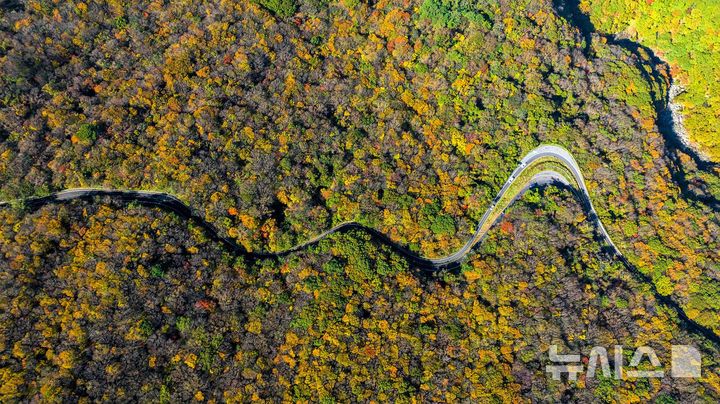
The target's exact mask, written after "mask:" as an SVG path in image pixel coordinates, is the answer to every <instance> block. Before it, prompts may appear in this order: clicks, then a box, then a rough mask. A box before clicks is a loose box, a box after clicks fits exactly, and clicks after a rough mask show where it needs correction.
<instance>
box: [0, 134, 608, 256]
mask: <svg viewBox="0 0 720 404" xmlns="http://www.w3.org/2000/svg"><path fill="white" fill-rule="evenodd" d="M541 159H551V161H554V162H556V163H559V164H561V165H562V166H563V167H565V168H566V169H567V170H568V171H569V172H570V173H572V177H573V178H566V175H565V174H564V173H561V172H559V171H556V170H544V171H541V172H538V173H536V174H535V175H533V176H532V177H530V179H529V180H528V181H527V182H526V183H525V184H523V187H521V188H520V189H518V190H517V192H516V193H515V194H514V195H512V197H511V198H510V199H509V200H508V202H506V203H504V204H503V206H497V204H498V203H499V202H500V201H502V200H503V199H504V198H505V196H506V194H507V193H508V191H509V190H510V189H511V187H512V186H513V185H514V184H515V183H516V181H518V179H519V178H520V176H521V175H522V174H523V172H524V171H526V170H528V169H529V168H531V167H532V166H533V163H536V162H538V160H541ZM552 183H557V184H561V185H563V186H567V187H570V188H572V189H573V190H574V191H575V194H576V195H577V196H578V197H579V198H580V199H581V201H582V202H583V203H584V204H585V205H586V209H587V211H588V213H589V215H588V217H589V218H590V219H591V220H592V221H593V222H594V224H595V225H596V226H597V228H598V230H599V231H600V233H601V235H602V236H603V238H604V239H605V240H606V241H607V242H608V244H609V245H610V246H611V247H612V249H613V250H614V251H615V253H616V254H617V255H619V256H622V255H621V254H620V252H619V251H618V249H617V248H616V247H615V244H614V243H613V241H612V239H611V238H610V235H609V234H608V232H607V231H606V230H605V226H603V224H602V222H601V221H600V219H599V217H598V215H597V212H596V211H595V208H594V207H593V205H592V201H591V199H590V194H589V192H588V190H587V186H586V185H585V180H584V178H583V175H582V172H581V170H580V167H579V166H578V164H577V162H576V161H575V159H574V158H573V156H572V154H570V152H568V151H567V150H566V149H565V148H563V147H561V146H558V145H550V144H548V145H541V146H539V147H537V148H535V149H533V150H532V151H530V152H529V153H528V154H527V155H525V157H523V158H522V160H521V161H520V163H519V164H518V166H517V167H516V168H515V170H514V171H513V172H512V174H511V175H510V177H509V178H508V180H507V181H506V182H505V184H504V185H503V186H502V188H501V189H500V191H499V192H498V193H497V196H496V197H495V199H493V201H492V203H491V205H490V206H489V207H488V209H487V210H486V211H485V213H484V214H483V216H482V218H481V219H480V221H479V222H478V224H477V227H476V228H475V232H474V233H473V235H472V237H471V238H470V239H469V240H468V241H467V242H466V243H465V244H464V245H463V246H462V247H461V248H460V249H458V250H457V251H455V252H454V253H452V254H449V255H447V256H444V257H437V258H430V257H423V256H420V255H418V254H417V253H416V252H414V251H411V250H409V249H408V248H407V247H405V246H403V245H401V244H399V243H397V242H396V241H394V240H392V239H390V237H389V236H387V235H385V234H384V233H382V232H380V231H378V230H376V229H374V228H371V227H367V226H365V225H362V224H360V223H357V222H342V223H340V224H337V225H335V226H333V227H332V228H330V229H328V230H326V231H324V232H322V233H320V234H318V235H316V236H314V237H312V238H310V239H309V240H307V241H305V242H303V243H300V244H298V245H295V246H293V247H291V248H289V249H287V250H282V251H276V252H248V251H246V250H244V249H243V248H242V247H241V246H239V245H238V244H237V243H236V242H235V241H234V240H231V239H228V238H227V237H224V236H221V235H220V234H219V232H218V231H217V229H216V228H215V227H214V226H213V225H212V224H211V223H208V222H207V221H205V219H204V218H202V217H200V216H198V215H197V214H195V213H194V211H193V209H192V208H190V207H189V206H188V205H186V204H185V203H183V202H182V201H181V200H180V199H178V198H177V197H176V196H174V195H171V194H168V193H164V192H158V191H143V190H114V189H104V188H72V189H66V190H63V191H59V192H56V193H53V194H51V195H48V196H44V197H35V198H28V199H25V200H23V202H24V203H25V204H26V205H27V206H30V207H39V206H42V205H45V204H50V203H58V202H65V201H71V200H74V199H90V198H93V197H96V196H109V197H113V198H118V199H121V200H124V201H134V202H139V203H142V204H145V205H155V206H160V207H164V208H167V209H170V210H172V211H174V212H175V213H178V214H179V215H181V216H183V217H185V218H188V219H192V220H193V221H195V222H196V223H198V224H199V225H201V226H202V227H203V228H205V229H206V230H208V231H209V232H211V233H212V235H213V236H214V237H215V238H216V239H218V240H220V241H222V242H223V243H225V244H227V245H229V246H231V247H232V248H233V249H235V250H237V251H238V252H241V253H243V254H245V255H250V256H254V257H271V256H283V255H287V254H290V253H292V252H296V251H299V250H302V249H304V248H306V247H308V246H310V245H313V244H316V243H317V242H319V241H320V240H322V239H324V238H325V237H328V236H330V235H331V234H333V233H336V232H340V231H347V230H349V229H362V230H364V231H366V232H368V233H371V234H372V235H374V236H376V237H378V238H380V239H382V240H383V241H384V242H386V243H387V244H390V245H392V246H393V247H394V248H395V249H396V250H397V251H398V252H400V253H401V254H402V255H403V256H405V257H406V258H408V259H409V260H410V261H411V262H413V263H414V264H416V265H419V266H421V267H426V268H431V269H443V268H449V267H454V266H456V265H458V264H459V263H460V262H461V261H462V260H463V259H464V258H465V257H466V256H467V255H468V254H469V253H470V251H471V250H472V249H473V247H474V246H475V245H476V244H478V243H480V242H481V241H482V239H483V238H484V237H485V235H486V234H487V232H488V230H489V229H490V228H491V227H492V225H493V224H494V223H496V222H497V221H498V220H499V219H500V218H501V217H502V215H503V214H504V211H505V209H507V207H508V206H510V205H511V204H512V203H513V202H514V201H515V200H517V199H518V198H519V197H520V196H521V195H522V194H523V193H524V192H526V191H527V190H528V189H530V188H532V187H535V186H541V185H548V184H552ZM11 204H12V202H0V206H3V205H5V206H7V205H11Z"/></svg>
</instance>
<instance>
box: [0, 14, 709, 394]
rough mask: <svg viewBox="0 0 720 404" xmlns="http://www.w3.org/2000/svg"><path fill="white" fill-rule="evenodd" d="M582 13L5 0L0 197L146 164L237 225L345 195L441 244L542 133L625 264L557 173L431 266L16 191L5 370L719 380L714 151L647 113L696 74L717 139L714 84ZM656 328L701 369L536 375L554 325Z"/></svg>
mask: <svg viewBox="0 0 720 404" xmlns="http://www.w3.org/2000/svg"><path fill="white" fill-rule="evenodd" d="M582 3H583V4H582V5H581V6H582V7H581V9H582V10H585V11H586V12H588V13H589V14H590V18H591V19H592V20H593V21H599V20H596V19H597V18H601V19H602V18H605V17H599V16H598V14H597V9H598V7H597V6H596V5H593V4H589V3H594V2H592V1H591V2H589V3H587V2H582ZM586 3H587V4H586ZM648 3H652V2H648ZM656 3H658V4H660V3H666V2H661V1H657V2H656ZM618 4H619V2H614V3H613V6H612V7H611V8H608V10H607V11H608V12H609V13H610V14H609V15H613V14H612V12H614V11H613V10H617V8H618V7H619V6H618ZM555 6H556V5H555ZM658 7H659V6H658ZM690 15H691V16H694V15H695V14H693V13H692V12H691V13H690ZM696 17H697V16H695V17H693V18H696ZM715 17H716V16H715ZM687 18H688V19H689V18H690V17H687ZM696 20H697V21H702V22H703V24H705V23H706V22H708V23H709V24H711V21H712V19H707V20H705V19H703V18H701V17H697V18H696ZM696 20H693V21H696ZM628 21H630V19H629V17H628ZM688 21H689V20H688ZM597 24H598V29H601V30H603V31H604V32H608V33H610V32H613V31H615V30H616V28H620V27H615V26H613V27H612V29H611V28H604V27H605V26H604V25H602V24H601V23H600V22H597ZM638 24H640V23H638ZM638 26H639V25H638ZM690 26H692V25H690ZM583 29H584V28H581V27H578V26H576V25H575V23H574V22H573V21H570V20H568V19H566V18H565V17H563V16H562V13H558V10H557V9H556V8H555V7H554V5H553V2H552V1H550V0H540V1H531V0H520V1H508V0H479V1H474V2H465V1H454V0H380V1H361V0H341V1H339V2H326V1H324V0H297V1H296V0H258V1H247V2H230V1H225V0H216V1H178V2H165V1H158V0H156V1H139V2H133V3H132V4H125V3H122V2H118V1H102V0H98V1H95V0H93V1H86V2H79V1H66V2H52V1H41V0H29V1H22V2H5V3H2V8H1V9H0V200H17V199H19V198H24V197H29V196H41V195H46V194H48V193H50V192H54V191H57V190H61V189H65V188H72V187H108V188H118V189H147V190H160V191H166V192H170V193H172V194H174V195H177V196H178V197H180V198H181V199H182V200H183V201H185V202H186V203H187V204H188V205H189V206H191V207H193V209H195V213H196V214H198V215H200V216H202V217H203V218H204V219H205V220H207V221H208V222H210V223H212V224H213V225H214V226H215V227H217V228H218V229H219V231H220V233H221V234H222V235H223V236H227V237H229V238H231V239H233V240H235V241H236V242H237V243H238V244H240V245H241V246H242V247H243V248H244V249H246V250H247V251H253V252H257V251H277V250H281V249H285V248H288V247H290V246H292V245H294V244H296V243H298V242H300V241H303V240H306V239H308V238H310V237H312V236H314V235H316V234H318V233H320V232H322V231H323V230H325V229H327V228H329V227H331V226H332V225H334V224H337V223H339V222H342V221H346V220H356V221H358V222H360V223H363V224H366V225H368V226H370V227H373V228H376V229H378V230H379V231H381V232H382V233H384V234H387V235H388V236H389V237H390V238H391V239H393V240H394V241H396V242H397V243H400V244H402V245H406V246H408V248H410V249H412V250H413V251H416V252H418V253H421V254H423V255H426V256H439V255H443V254H447V253H449V252H452V251H454V250H455V249H457V248H458V247H459V246H460V245H462V244H463V243H464V242H465V240H467V238H468V237H469V235H470V234H471V233H472V231H473V230H474V225H475V224H476V223H477V221H478V219H479V216H480V215H482V213H483V212H484V211H485V209H486V208H487V207H488V205H489V204H490V203H491V200H492V198H493V197H494V196H495V193H496V192H497V190H498V189H499V188H500V187H501V186H502V184H503V183H504V182H505V180H506V179H507V178H508V175H509V174H510V173H511V172H512V170H513V169H514V168H515V166H516V165H517V163H518V160H519V159H520V158H521V157H522V156H523V155H524V154H525V153H527V152H528V151H529V150H531V149H533V148H534V147H536V146H537V145H539V144H541V143H556V144H560V145H562V146H564V147H566V148H567V149H568V150H570V151H571V152H572V153H573V155H574V156H575V157H576V159H577V160H578V163H579V164H580V165H581V167H582V169H583V174H584V175H585V177H586V182H587V184H588V188H589V192H590V194H591V199H592V200H593V203H594V205H595V207H596V208H597V210H598V214H599V216H600V217H601V219H602V221H603V223H605V225H606V227H607V230H608V232H609V233H610V234H611V236H612V238H613V240H614V241H615V243H616V244H617V246H618V248H619V250H620V251H622V253H623V254H624V255H625V257H626V258H627V260H628V265H624V264H623V263H621V262H619V261H618V260H617V259H614V258H613V257H612V256H611V255H609V254H608V253H607V250H606V248H604V246H603V245H602V244H601V243H600V242H598V237H597V233H596V231H595V230H594V228H593V226H592V224H591V223H590V222H589V221H588V220H587V217H586V214H585V213H586V212H583V210H582V209H581V205H580V204H579V203H578V200H577V199H576V198H573V196H572V194H571V193H569V192H567V191H566V190H562V189H558V188H555V187H548V188H546V189H543V190H538V191H532V192H530V193H529V194H528V195H526V196H525V198H524V199H521V200H520V201H519V205H517V206H516V207H514V208H513V209H512V210H511V211H510V212H509V214H508V216H507V217H506V218H505V219H504V221H503V222H502V223H500V225H499V226H497V227H496V228H494V229H493V230H492V232H491V234H490V235H489V237H488V238H487V239H486V240H485V242H484V243H483V244H482V245H481V246H480V247H479V248H478V251H477V252H476V255H473V256H471V257H469V258H468V259H467V261H466V263H465V264H464V265H463V268H461V269H459V270H457V271H450V272H442V273H438V274H434V275H430V274H427V273H424V272H422V271H420V270H419V269H418V268H415V267H414V266H413V265H412V264H411V263H409V262H407V261H405V260H404V259H403V258H402V257H400V256H398V255H397V254H396V253H395V252H394V251H392V250H391V249H390V248H389V247H388V246H387V245H385V244H382V243H378V242H377V240H374V239H373V238H372V237H370V236H369V235H368V234H365V233H363V232H350V233H346V234H341V235H335V236H333V237H331V238H330V239H327V240H325V241H323V242H321V243H320V244H319V245H317V246H315V247H313V248H311V249H309V250H306V251H303V252H299V253H296V254H291V255H289V256H287V257H283V258H282V259H269V260H248V259H244V258H242V257H241V256H238V255H235V254H234V253H233V252H232V251H228V250H224V249H223V246H222V245H220V244H218V243H215V242H213V241H212V240H210V239H209V238H208V236H207V234H205V233H204V232H203V231H202V229H200V228H198V227H197V226H194V225H193V224H191V223H188V222H185V221H182V220H180V219H179V218H178V217H175V216H173V215H172V213H170V212H167V211H163V210H160V209H153V208H147V207H142V206H136V205H129V206H128V205H126V204H120V203H119V202H118V201H113V200H96V201H86V202H79V201H78V202H72V203H69V204H65V205H49V206H46V207H43V208H41V209H30V208H28V207H27V206H23V204H22V203H21V202H18V203H14V204H13V206H12V208H3V209H0V218H2V219H1V220H0V252H1V253H0V284H1V285H2V286H1V287H2V299H0V321H1V323H0V329H1V330H2V332H1V333H0V334H2V335H0V385H2V390H0V397H2V398H3V399H8V400H17V399H20V398H37V399H41V400H48V401H52V400H53V399H58V398H61V397H76V398H80V397H90V398H92V399H95V400H100V401H107V400H110V399H124V398H127V399H133V398H137V399H143V400H160V401H164V402H176V401H188V400H190V399H196V400H199V401H204V400H211V399H212V400H222V401H233V400H237V401H246V400H250V399H268V400H271V399H278V398H282V399H286V400H310V401H325V402H332V399H333V398H334V399H336V400H338V401H348V400H355V401H361V400H370V399H375V400H378V401H386V400H388V399H391V398H398V399H401V400H403V399H405V398H407V399H410V398H412V397H420V398H421V399H423V400H434V401H436V400H446V401H454V400H479V401H513V400H516V399H517V398H519V397H524V398H526V399H528V400H551V401H557V400H561V399H570V400H572V399H574V400H578V401H583V400H588V399H592V398H595V399H600V400H605V401H613V399H617V397H623V398H627V399H628V400H630V401H640V400H643V401H644V400H650V399H656V400H658V401H659V402H673V400H675V401H676V402H683V401H686V400H689V399H691V398H692V397H699V396H707V397H710V398H711V401H712V399H713V398H714V399H715V400H717V395H718V394H719V392H720V381H719V379H718V367H717V363H715V362H714V361H715V360H716V358H717V357H718V355H717V349H718V348H719V347H718V346H715V345H713V344H712V343H710V342H708V341H707V340H706V338H705V337H703V336H702V335H699V334H698V333H697V332H694V331H693V330H689V329H688V328H687V323H688V322H687V321H683V320H682V319H680V318H679V316H680V315H681V314H682V315H684V316H686V317H687V318H688V319H689V320H690V321H692V322H694V323H696V324H699V325H700V326H701V327H704V328H705V329H707V330H709V332H711V333H713V335H715V337H720V317H719V313H720V303H719V302H720V268H719V267H718V262H720V259H719V257H718V254H719V251H720V248H719V247H720V246H719V245H718V243H719V238H720V217H719V214H720V210H718V206H720V203H719V202H718V198H720V169H718V167H717V166H715V165H712V164H707V163H704V162H702V161H699V160H698V159H696V158H695V157H694V155H693V154H692V153H690V152H686V151H683V150H680V149H678V148H677V147H675V146H674V144H673V139H671V137H670V134H669V133H668V128H667V127H666V126H665V125H663V123H662V116H663V115H664V114H666V113H667V109H668V104H667V102H668V97H667V94H668V92H669V88H670V84H671V82H672V80H673V79H675V78H677V79H678V80H684V77H688V78H689V79H688V80H689V82H690V83H692V84H687V86H688V92H687V93H686V95H684V98H678V101H679V102H682V103H683V105H686V108H685V110H686V111H687V112H689V113H688V115H687V119H686V121H685V124H686V126H687V128H688V130H689V131H690V133H691V135H692V136H693V139H694V140H695V141H696V142H697V143H699V144H701V145H704V146H705V147H706V149H707V150H711V148H712V147H713V143H712V139H713V135H712V133H714V132H713V131H715V130H717V125H716V124H714V123H713V122H714V121H713V122H710V121H708V122H709V124H708V125H705V126H704V127H703V128H701V129H700V124H697V122H700V121H698V120H702V119H705V118H702V117H703V116H705V117H707V116H710V115H708V114H710V112H709V111H710V109H712V108H713V107H712V105H715V104H712V103H710V104H707V103H701V102H700V101H698V102H695V101H693V100H695V98H694V97H700V96H701V95H699V94H701V92H693V91H694V90H692V89H693V88H696V87H697V88H700V87H698V86H703V85H707V86H714V85H716V84H717V83H715V82H713V81H712V80H710V79H708V81H706V82H705V83H706V84H701V83H700V82H698V81H694V80H692V78H691V77H692V75H693V74H700V75H704V76H705V77H708V78H709V77H714V76H711V75H709V73H708V74H706V73H707V71H706V70H694V69H700V67H692V66H690V67H687V66H683V65H679V66H680V68H682V71H684V72H685V73H681V72H680V71H679V68H677V67H675V65H672V66H671V67H672V68H670V69H666V68H664V66H662V65H659V64H658V62H657V60H656V58H655V57H654V56H653V55H651V54H650V53H649V52H648V51H647V49H645V48H643V47H636V48H634V47H629V46H624V45H623V43H622V42H620V41H613V40H608V37H606V36H604V35H600V34H596V33H594V32H584V31H583ZM648 29H649V28H648ZM637 30H638V37H639V38H640V39H641V40H644V39H643V38H645V36H646V35H647V34H644V33H643V32H644V31H642V30H641V29H639V28H638V29H637ZM648 32H649V31H648ZM676 35H678V36H679V37H683V38H685V35H686V34H684V33H676ZM687 35H690V34H687ZM663 41H665V40H664V39H663ZM658 43H659V44H661V43H660V42H658ZM662 43H665V42H662ZM673 43H677V42H676V41H673ZM705 45H707V46H708V47H709V48H708V49H714V45H712V43H704V45H702V46H705ZM649 46H654V45H653V44H649ZM658 46H659V48H658V49H661V48H662V47H661V46H660V45H658ZM667 52H668V55H677V56H673V57H670V58H669V62H670V63H680V62H678V60H685V59H684V58H683V56H682V53H672V52H671V51H669V50H668V51H667ZM704 52H705V51H700V50H699V51H697V52H696V53H697V54H703V55H704V54H705V53H704ZM711 59H712V58H710V59H708V60H707V62H706V63H705V62H702V63H695V62H693V66H695V65H698V66H699V65H702V66H705V65H708V66H714V67H707V68H708V69H717V66H716V65H713V62H712V60H711ZM692 60H694V61H696V60H699V59H692ZM702 69H705V67H702ZM698 72H699V73H698ZM703 72H704V73H703ZM710 73H712V74H716V70H711V71H710ZM708 83H709V84H708ZM707 88H712V87H707ZM698 91H700V90H698ZM708 91H709V90H708ZM708 102H709V101H708ZM706 104H707V105H706ZM693 105H696V106H697V108H694V107H693ZM708 105H709V106H708ZM708 108H710V109H708ZM716 109H717V108H715V110H716ZM703 111H705V112H703ZM693 122H695V123H693ZM703 134H707V139H709V140H708V142H704V140H703V139H704V138H703V136H704V135H703ZM715 138H716V136H715ZM715 140H716V139H715ZM635 272H637V273H635ZM659 298H662V299H667V301H668V302H671V303H672V304H673V305H675V306H676V308H677V310H676V309H675V308H672V307H671V306H669V305H667V304H664V303H662V302H658V300H657V299H659ZM678 313H681V314H678ZM671 342H672V343H692V344H694V345H697V346H700V347H702V349H703V350H704V352H705V355H704V357H705V358H706V360H707V361H708V363H704V370H706V372H705V373H704V374H703V379H702V380H694V381H682V380H673V379H663V380H661V381H656V380H651V381H647V380H620V381H616V380H614V379H608V380H589V381H587V383H585V381H582V380H581V381H578V382H577V383H573V382H570V381H563V382H557V383H555V382H554V381H552V380H551V379H549V378H548V377H547V375H546V374H545V373H544V372H545V365H546V364H547V363H546V355H547V349H548V346H549V345H550V344H551V343H557V344H560V345H562V346H564V347H566V348H567V349H568V350H569V351H573V350H575V351H580V350H581V349H583V348H582V347H586V346H592V345H593V344H603V345H606V346H612V345H615V344H624V345H627V346H635V345H638V344H641V343H649V344H655V346H656V347H657V350H658V353H659V354H664V355H666V354H667V352H664V351H663V349H665V350H667V346H668V345H669V343H671ZM579 387H582V388H579Z"/></svg>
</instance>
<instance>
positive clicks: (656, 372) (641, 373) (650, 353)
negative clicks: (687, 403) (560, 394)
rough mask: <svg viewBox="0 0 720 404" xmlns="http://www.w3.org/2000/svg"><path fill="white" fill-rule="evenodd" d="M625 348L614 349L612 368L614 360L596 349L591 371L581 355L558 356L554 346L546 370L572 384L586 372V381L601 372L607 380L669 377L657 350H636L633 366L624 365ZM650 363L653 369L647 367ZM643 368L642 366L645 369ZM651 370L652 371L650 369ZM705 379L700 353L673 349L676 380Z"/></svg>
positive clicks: (590, 359) (687, 347)
mask: <svg viewBox="0 0 720 404" xmlns="http://www.w3.org/2000/svg"><path fill="white" fill-rule="evenodd" d="M624 352H625V351H624V348H623V346H622V345H615V346H614V347H613V361H612V362H613V366H612V368H611V366H610V358H609V356H608V351H607V349H605V347H601V346H596V347H593V348H592V349H591V350H590V355H589V356H588V357H587V358H585V359H587V361H586V362H587V369H585V367H584V365H583V358H582V357H581V355H579V354H565V355H561V354H559V353H558V346H557V345H550V350H549V351H548V354H549V357H550V362H552V363H554V365H548V366H547V367H546V368H545V370H546V371H547V372H548V373H550V374H551V376H552V378H553V379H554V380H561V379H562V375H563V374H565V375H567V379H568V380H573V381H574V380H577V379H578V375H579V374H581V373H583V372H585V378H586V379H592V378H594V377H595V375H596V374H597V373H598V372H600V373H602V375H603V377H606V378H610V377H614V378H615V379H618V380H620V379H622V378H623V376H626V377H629V378H662V377H665V376H666V370H665V368H664V367H663V365H662V363H661V362H660V359H658V356H657V354H656V353H655V350H654V349H652V348H651V347H649V346H641V347H638V348H637V349H635V351H634V352H633V354H632V357H631V358H630V361H629V363H628V364H627V366H625V363H624V358H625V357H624ZM648 362H649V365H650V366H647V363H648ZM641 365H642V366H641ZM648 368H649V369H648ZM701 375H702V356H701V355H700V352H699V351H698V350H697V349H696V348H695V347H692V346H690V345H673V346H672V349H671V359H670V376H671V377H675V378H699V377H701Z"/></svg>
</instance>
